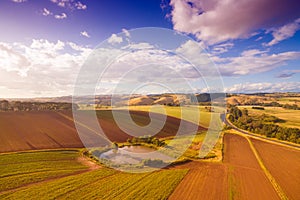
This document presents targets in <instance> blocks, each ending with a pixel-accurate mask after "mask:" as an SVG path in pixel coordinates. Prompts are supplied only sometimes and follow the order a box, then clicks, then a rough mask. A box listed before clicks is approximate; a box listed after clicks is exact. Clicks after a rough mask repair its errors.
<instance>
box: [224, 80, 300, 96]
mask: <svg viewBox="0 0 300 200" xmlns="http://www.w3.org/2000/svg"><path fill="white" fill-rule="evenodd" d="M292 91H295V92H299V91H300V82H280V83H269V82H262V83H240V84H235V85H233V86H230V87H228V88H225V92H228V93H254V92H292Z"/></svg>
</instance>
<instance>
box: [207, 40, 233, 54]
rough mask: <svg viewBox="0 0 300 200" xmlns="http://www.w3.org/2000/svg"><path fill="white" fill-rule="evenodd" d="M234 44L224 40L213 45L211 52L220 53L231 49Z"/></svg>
mask: <svg viewBox="0 0 300 200" xmlns="http://www.w3.org/2000/svg"><path fill="white" fill-rule="evenodd" d="M233 46H234V44H233V43H232V42H226V43H223V44H219V45H215V46H213V48H212V53H213V54H222V53H225V52H227V51H228V50H229V49H231V48H232V47H233Z"/></svg>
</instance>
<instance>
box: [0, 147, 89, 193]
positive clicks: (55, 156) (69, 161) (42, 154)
mask: <svg viewBox="0 0 300 200" xmlns="http://www.w3.org/2000/svg"><path fill="white" fill-rule="evenodd" d="M78 156H79V151H37V152H24V153H11V154H1V155H0V192H1V191H4V190H9V189H13V188H17V187H20V186H23V185H27V184H30V183H35V182H39V181H43V180H46V179H50V178H55V177H60V176H65V175H70V174H74V173H78V172H81V171H83V170H86V169H87V167H86V166H84V165H82V164H80V163H79V162H77V161H76V159H77V157H78Z"/></svg>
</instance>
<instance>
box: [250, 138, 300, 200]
mask: <svg viewBox="0 0 300 200" xmlns="http://www.w3.org/2000/svg"><path fill="white" fill-rule="evenodd" d="M251 141H252V142H253V144H254V146H255V148H256V150H257V151H258V153H259V155H260V157H261V159H262V161H263V163H264V164H265V166H266V167H267V169H268V170H269V171H270V173H271V174H272V175H273V177H274V178H275V180H276V181H277V182H278V184H279V185H280V186H281V188H282V189H283V190H284V192H285V194H286V195H287V196H288V198H289V199H295V200H296V199H300V193H299V190H300V151H299V150H294V149H291V148H287V147H283V146H279V145H275V144H270V143H266V142H263V141H260V140H256V139H251Z"/></svg>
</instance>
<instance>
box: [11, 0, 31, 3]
mask: <svg viewBox="0 0 300 200" xmlns="http://www.w3.org/2000/svg"><path fill="white" fill-rule="evenodd" d="M11 1H12V2H15V3H24V2H26V1H27V0H11Z"/></svg>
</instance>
